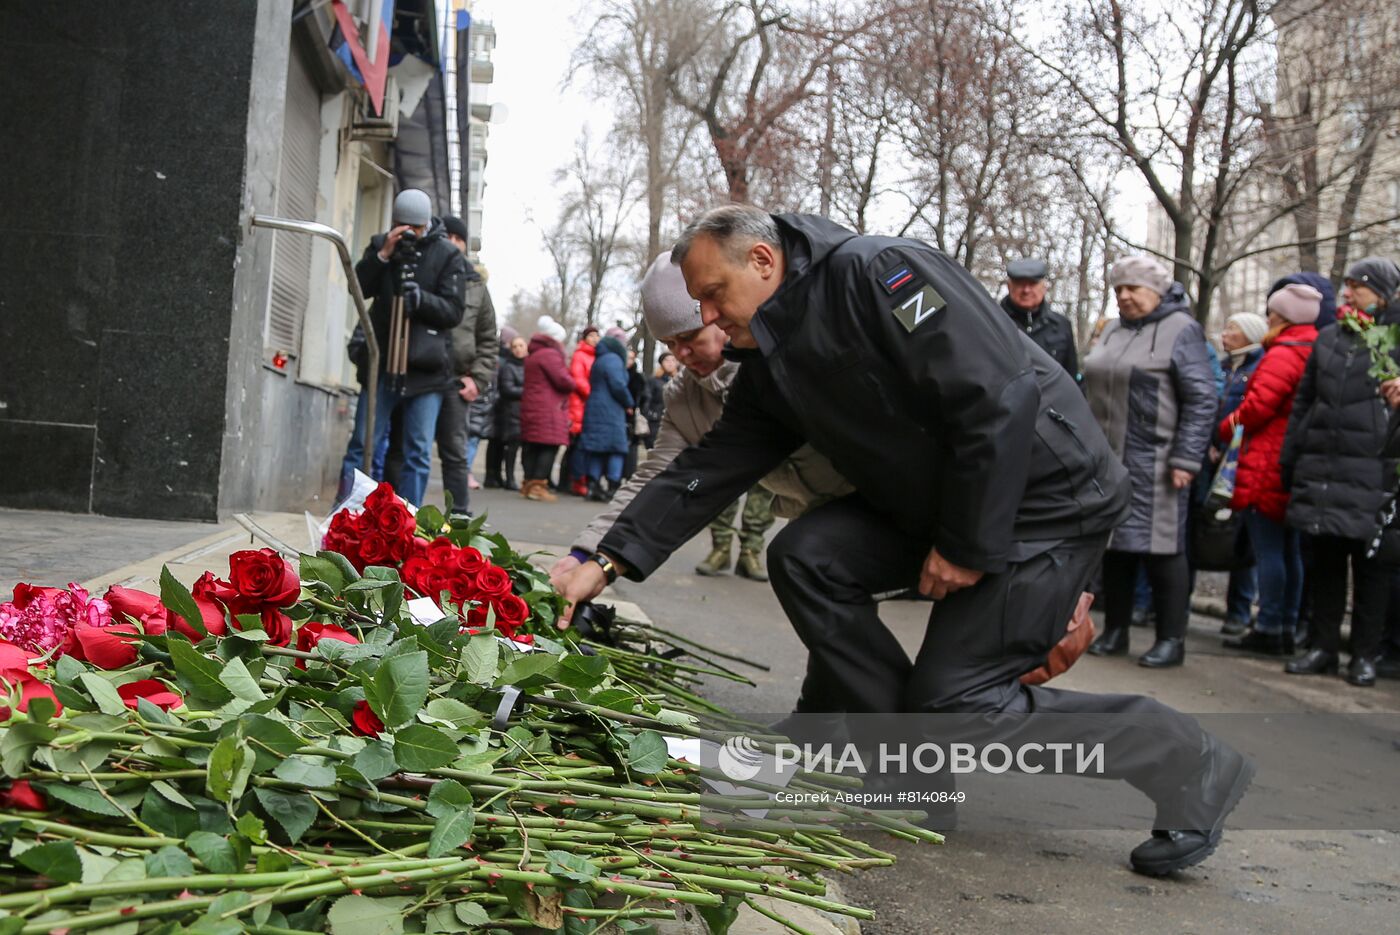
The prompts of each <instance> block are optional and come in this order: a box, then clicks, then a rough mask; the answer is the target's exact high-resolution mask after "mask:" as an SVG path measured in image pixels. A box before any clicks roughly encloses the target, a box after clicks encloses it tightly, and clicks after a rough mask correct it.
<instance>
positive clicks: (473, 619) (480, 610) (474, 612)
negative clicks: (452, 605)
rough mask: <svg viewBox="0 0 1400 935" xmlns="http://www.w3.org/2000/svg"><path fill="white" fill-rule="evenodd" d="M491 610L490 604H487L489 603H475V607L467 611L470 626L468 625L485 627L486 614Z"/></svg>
mask: <svg viewBox="0 0 1400 935" xmlns="http://www.w3.org/2000/svg"><path fill="white" fill-rule="evenodd" d="M490 612H491V608H490V606H489V605H487V604H477V605H475V606H474V607H472V609H471V610H469V611H467V626H468V627H484V626H486V615H487V614H489V613H490Z"/></svg>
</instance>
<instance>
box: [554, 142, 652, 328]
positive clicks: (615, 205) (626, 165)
mask: <svg viewBox="0 0 1400 935" xmlns="http://www.w3.org/2000/svg"><path fill="white" fill-rule="evenodd" d="M559 180H560V181H561V182H564V183H565V184H566V185H567V186H568V188H567V194H566V196H565V200H564V204H563V212H562V214H561V217H560V224H561V233H562V236H563V237H564V239H565V240H566V241H568V242H569V243H570V245H571V246H572V247H573V248H574V249H573V252H574V254H576V255H577V256H578V257H579V258H580V261H581V266H582V271H581V273H580V279H581V288H582V291H583V295H582V303H583V320H584V323H585V324H589V325H591V324H595V323H596V322H597V320H598V314H599V312H600V310H601V309H602V305H603V302H604V300H605V299H606V298H607V288H608V285H609V281H610V278H611V276H612V274H613V273H614V271H615V270H616V268H617V265H618V261H619V259H620V254H619V247H620V246H621V245H622V243H623V242H624V241H625V239H626V228H627V224H628V221H629V219H630V217H631V215H632V213H633V211H634V210H635V209H636V206H637V202H638V200H639V199H640V197H641V196H642V193H643V192H642V183H641V172H640V170H639V167H638V161H637V160H636V159H635V158H633V154H632V152H631V151H630V147H628V146H627V145H626V141H620V144H619V145H608V146H606V147H604V148H602V150H601V151H595V150H594V149H593V148H592V146H591V144H590V141H589V136H588V133H587V131H585V132H584V134H583V135H582V136H581V137H580V138H579V141H578V145H577V148H576V149H575V152H574V158H573V161H572V162H571V163H570V164H569V165H568V167H567V168H565V169H562V170H560V172H559Z"/></svg>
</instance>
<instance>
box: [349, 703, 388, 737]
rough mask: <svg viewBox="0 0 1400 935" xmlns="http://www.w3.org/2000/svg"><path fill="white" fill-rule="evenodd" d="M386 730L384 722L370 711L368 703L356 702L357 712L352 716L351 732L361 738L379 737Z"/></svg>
mask: <svg viewBox="0 0 1400 935" xmlns="http://www.w3.org/2000/svg"><path fill="white" fill-rule="evenodd" d="M383 729H384V722H383V721H381V720H380V719H379V715H377V714H375V713H374V711H373V710H371V709H370V706H369V702H368V701H357V702H355V710H354V711H353V712H352V713H351V715H350V730H351V731H353V732H354V733H356V734H359V735H360V736H361V737H378V736H379V732H380V731H382V730H383Z"/></svg>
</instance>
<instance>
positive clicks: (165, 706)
mask: <svg viewBox="0 0 1400 935" xmlns="http://www.w3.org/2000/svg"><path fill="white" fill-rule="evenodd" d="M117 694H118V695H120V696H121V699H122V701H124V702H126V706H127V707H128V708H131V709H132V710H133V711H134V710H136V703H137V702H138V701H139V700H140V699H142V698H145V699H146V700H147V701H149V702H150V703H151V704H153V705H155V706H156V707H157V708H160V709H161V710H162V711H169V710H170V709H171V708H178V707H180V705H182V704H184V703H185V699H184V698H182V697H180V694H179V693H178V692H174V691H171V690H170V687H169V686H168V685H166V684H165V683H164V682H161V681H157V680H156V679H141V680H140V681H139V682H127V683H126V684H125V685H118V686H117Z"/></svg>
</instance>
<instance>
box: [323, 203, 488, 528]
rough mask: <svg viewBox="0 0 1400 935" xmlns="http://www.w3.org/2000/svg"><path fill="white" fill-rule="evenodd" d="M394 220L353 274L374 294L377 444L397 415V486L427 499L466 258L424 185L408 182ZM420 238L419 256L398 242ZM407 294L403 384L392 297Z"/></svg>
mask: <svg viewBox="0 0 1400 935" xmlns="http://www.w3.org/2000/svg"><path fill="white" fill-rule="evenodd" d="M393 217H394V226H393V227H392V228H391V229H390V230H389V232H388V233H387V234H376V235H375V236H374V237H372V238H371V239H370V244H369V246H368V247H366V248H365V255H364V256H363V257H362V258H361V259H360V262H359V263H357V264H355V276H356V278H357V279H359V281H360V288H361V289H362V290H363V291H364V294H365V298H367V299H371V300H372V301H373V305H372V306H371V307H370V312H369V314H370V322H371V324H373V325H374V336H375V338H376V339H377V340H378V342H379V351H380V353H379V369H380V372H379V383H378V399H377V400H376V402H375V419H374V421H375V425H374V431H373V434H372V436H371V438H372V439H373V441H372V444H373V445H375V446H376V447H378V446H379V445H380V444H381V443H383V442H384V441H385V440H386V439H387V437H388V433H389V425H390V421H391V416H392V418H393V421H396V422H399V423H400V424H401V425H402V431H403V439H404V442H403V448H404V466H403V469H402V471H400V473H399V477H398V480H397V482H396V483H395V485H394V489H395V490H396V491H397V492H398V494H399V496H401V497H403V498H404V499H405V500H407V501H408V502H410V503H413V504H421V503H422V502H423V493H424V491H425V490H426V489H427V486H428V472H429V470H430V469H431V467H432V460H431V459H432V447H433V438H434V437H435V435H436V432H437V418H438V412H439V410H440V409H441V408H442V393H443V391H444V390H446V389H448V388H450V387H451V386H452V385H453V384H454V383H456V380H455V378H454V374H453V368H452V343H451V340H452V339H451V337H450V336H449V334H450V332H451V329H452V328H454V327H455V326H456V325H457V324H459V323H460V322H461V320H462V315H463V313H464V311H465V308H466V300H465V297H464V296H465V289H466V279H467V259H466V257H464V256H463V255H462V251H460V250H458V249H457V248H456V247H455V246H454V245H453V244H452V241H450V240H448V239H447V232H446V230H445V229H444V228H443V225H442V222H441V221H439V220H437V219H436V218H434V217H433V213H432V201H431V200H430V199H429V198H428V195H427V193H426V192H422V191H419V190H418V189H416V188H409V189H405V190H404V191H402V192H400V193H399V195H398V197H396V198H395V199H394V212H393ZM408 231H412V232H413V233H414V236H415V237H416V241H415V245H416V252H417V254H418V255H417V257H416V258H409V257H407V256H405V251H404V250H401V249H400V242H401V241H402V240H403V238H404V235H405V233H406V232H408ZM397 294H402V296H403V308H404V312H405V313H406V314H407V316H408V320H409V323H410V324H409V342H408V369H407V373H406V374H405V376H404V379H403V381H402V385H401V386H395V385H394V381H392V380H391V379H389V377H388V375H387V374H386V372H385V368H387V366H388V364H389V359H388V358H389V353H388V351H389V319H390V316H391V313H392V309H393V304H394V297H395V295H397ZM355 363H356V366H357V367H358V368H359V371H360V384H361V385H362V386H363V385H364V384H365V382H366V376H367V374H366V373H365V365H366V360H365V356H364V355H363V354H361V355H360V356H359V359H357V360H355ZM363 402H364V400H363V392H362V393H361V405H359V406H357V407H356V408H355V429H354V431H353V432H352V433H351V436H350V444H349V446H348V447H347V448H346V451H345V460H344V461H343V462H342V464H341V478H340V487H341V491H340V492H341V494H342V496H343V495H344V494H345V493H346V492H348V490H349V488H350V483H351V480H352V479H353V477H354V471H355V469H356V468H358V467H360V466H361V465H362V464H363V463H364V445H365V441H364V440H365V424H364V421H365V407H364V405H363Z"/></svg>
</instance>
